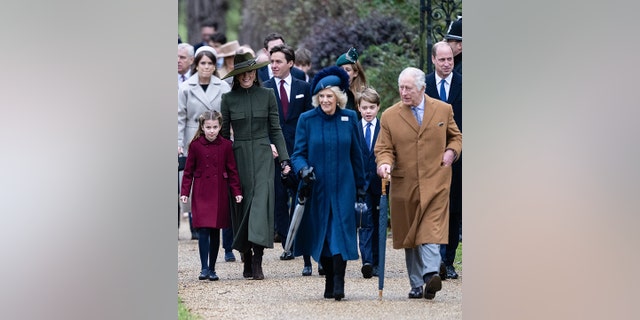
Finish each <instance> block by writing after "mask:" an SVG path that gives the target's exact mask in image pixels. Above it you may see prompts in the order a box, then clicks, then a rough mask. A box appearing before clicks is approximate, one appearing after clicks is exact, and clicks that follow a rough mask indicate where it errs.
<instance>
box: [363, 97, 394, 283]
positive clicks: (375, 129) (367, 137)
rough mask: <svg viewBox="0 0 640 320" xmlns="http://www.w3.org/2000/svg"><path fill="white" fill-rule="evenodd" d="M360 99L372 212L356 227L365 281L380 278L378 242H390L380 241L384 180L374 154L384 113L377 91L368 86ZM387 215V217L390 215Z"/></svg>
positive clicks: (368, 198) (364, 216)
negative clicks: (379, 172)
mask: <svg viewBox="0 0 640 320" xmlns="http://www.w3.org/2000/svg"><path fill="white" fill-rule="evenodd" d="M357 99H358V100H357V101H355V103H356V106H357V107H358V111H359V112H360V115H361V116H362V117H361V119H360V125H361V128H362V130H361V131H360V132H361V133H362V136H363V137H364V141H365V142H366V143H365V144H364V146H363V149H362V159H363V161H364V164H365V176H366V179H367V185H366V187H365V190H366V192H367V195H366V197H365V201H366V203H367V207H368V209H367V211H366V212H364V213H363V214H362V215H360V213H358V212H356V225H358V226H359V227H360V228H359V229H358V245H359V247H360V256H361V258H362V268H361V269H360V271H361V272H362V276H363V277H364V278H371V277H372V276H376V277H377V276H378V252H379V250H378V248H379V247H378V242H379V241H387V239H379V237H378V232H379V231H378V230H379V227H380V224H379V222H380V209H379V205H380V196H381V194H382V184H381V181H380V177H378V174H377V173H376V170H377V165H376V156H375V153H373V147H374V146H375V144H376V140H377V139H378V133H379V132H380V121H379V119H378V118H377V116H378V111H380V95H378V92H376V90H374V89H373V88H371V87H366V88H365V89H364V90H362V92H361V93H360V95H359V96H358V98H357ZM383 214H386V212H385V213H383Z"/></svg>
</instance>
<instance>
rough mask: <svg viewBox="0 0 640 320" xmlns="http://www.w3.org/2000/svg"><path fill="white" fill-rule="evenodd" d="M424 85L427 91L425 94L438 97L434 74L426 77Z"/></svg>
mask: <svg viewBox="0 0 640 320" xmlns="http://www.w3.org/2000/svg"><path fill="white" fill-rule="evenodd" d="M426 84H427V89H425V90H424V91H425V93H426V94H427V95H428V96H430V97H439V95H438V88H436V75H435V73H434V72H432V73H430V74H428V75H427V77H426ZM449 96H451V95H449Z"/></svg>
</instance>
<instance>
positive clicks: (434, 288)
mask: <svg viewBox="0 0 640 320" xmlns="http://www.w3.org/2000/svg"><path fill="white" fill-rule="evenodd" d="M424 283H425V285H424V298H425V299H427V300H431V299H433V298H435V297H436V292H438V291H440V290H442V281H441V279H440V275H439V274H438V273H436V272H433V273H431V274H427V275H425V276H424Z"/></svg>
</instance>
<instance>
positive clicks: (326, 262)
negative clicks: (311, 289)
mask: <svg viewBox="0 0 640 320" xmlns="http://www.w3.org/2000/svg"><path fill="white" fill-rule="evenodd" d="M320 263H321V264H322V265H323V266H325V267H324V273H325V279H324V297H325V298H326V299H331V298H333V261H331V257H320Z"/></svg>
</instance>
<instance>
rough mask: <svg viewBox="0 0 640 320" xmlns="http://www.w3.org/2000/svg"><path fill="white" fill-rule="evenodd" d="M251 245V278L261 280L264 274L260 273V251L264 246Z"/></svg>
mask: <svg viewBox="0 0 640 320" xmlns="http://www.w3.org/2000/svg"><path fill="white" fill-rule="evenodd" d="M257 247H258V246H254V247H253V258H252V260H253V261H252V264H251V267H252V268H253V280H263V279H264V274H263V273H262V253H263V252H264V251H263V250H264V248H257Z"/></svg>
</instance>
